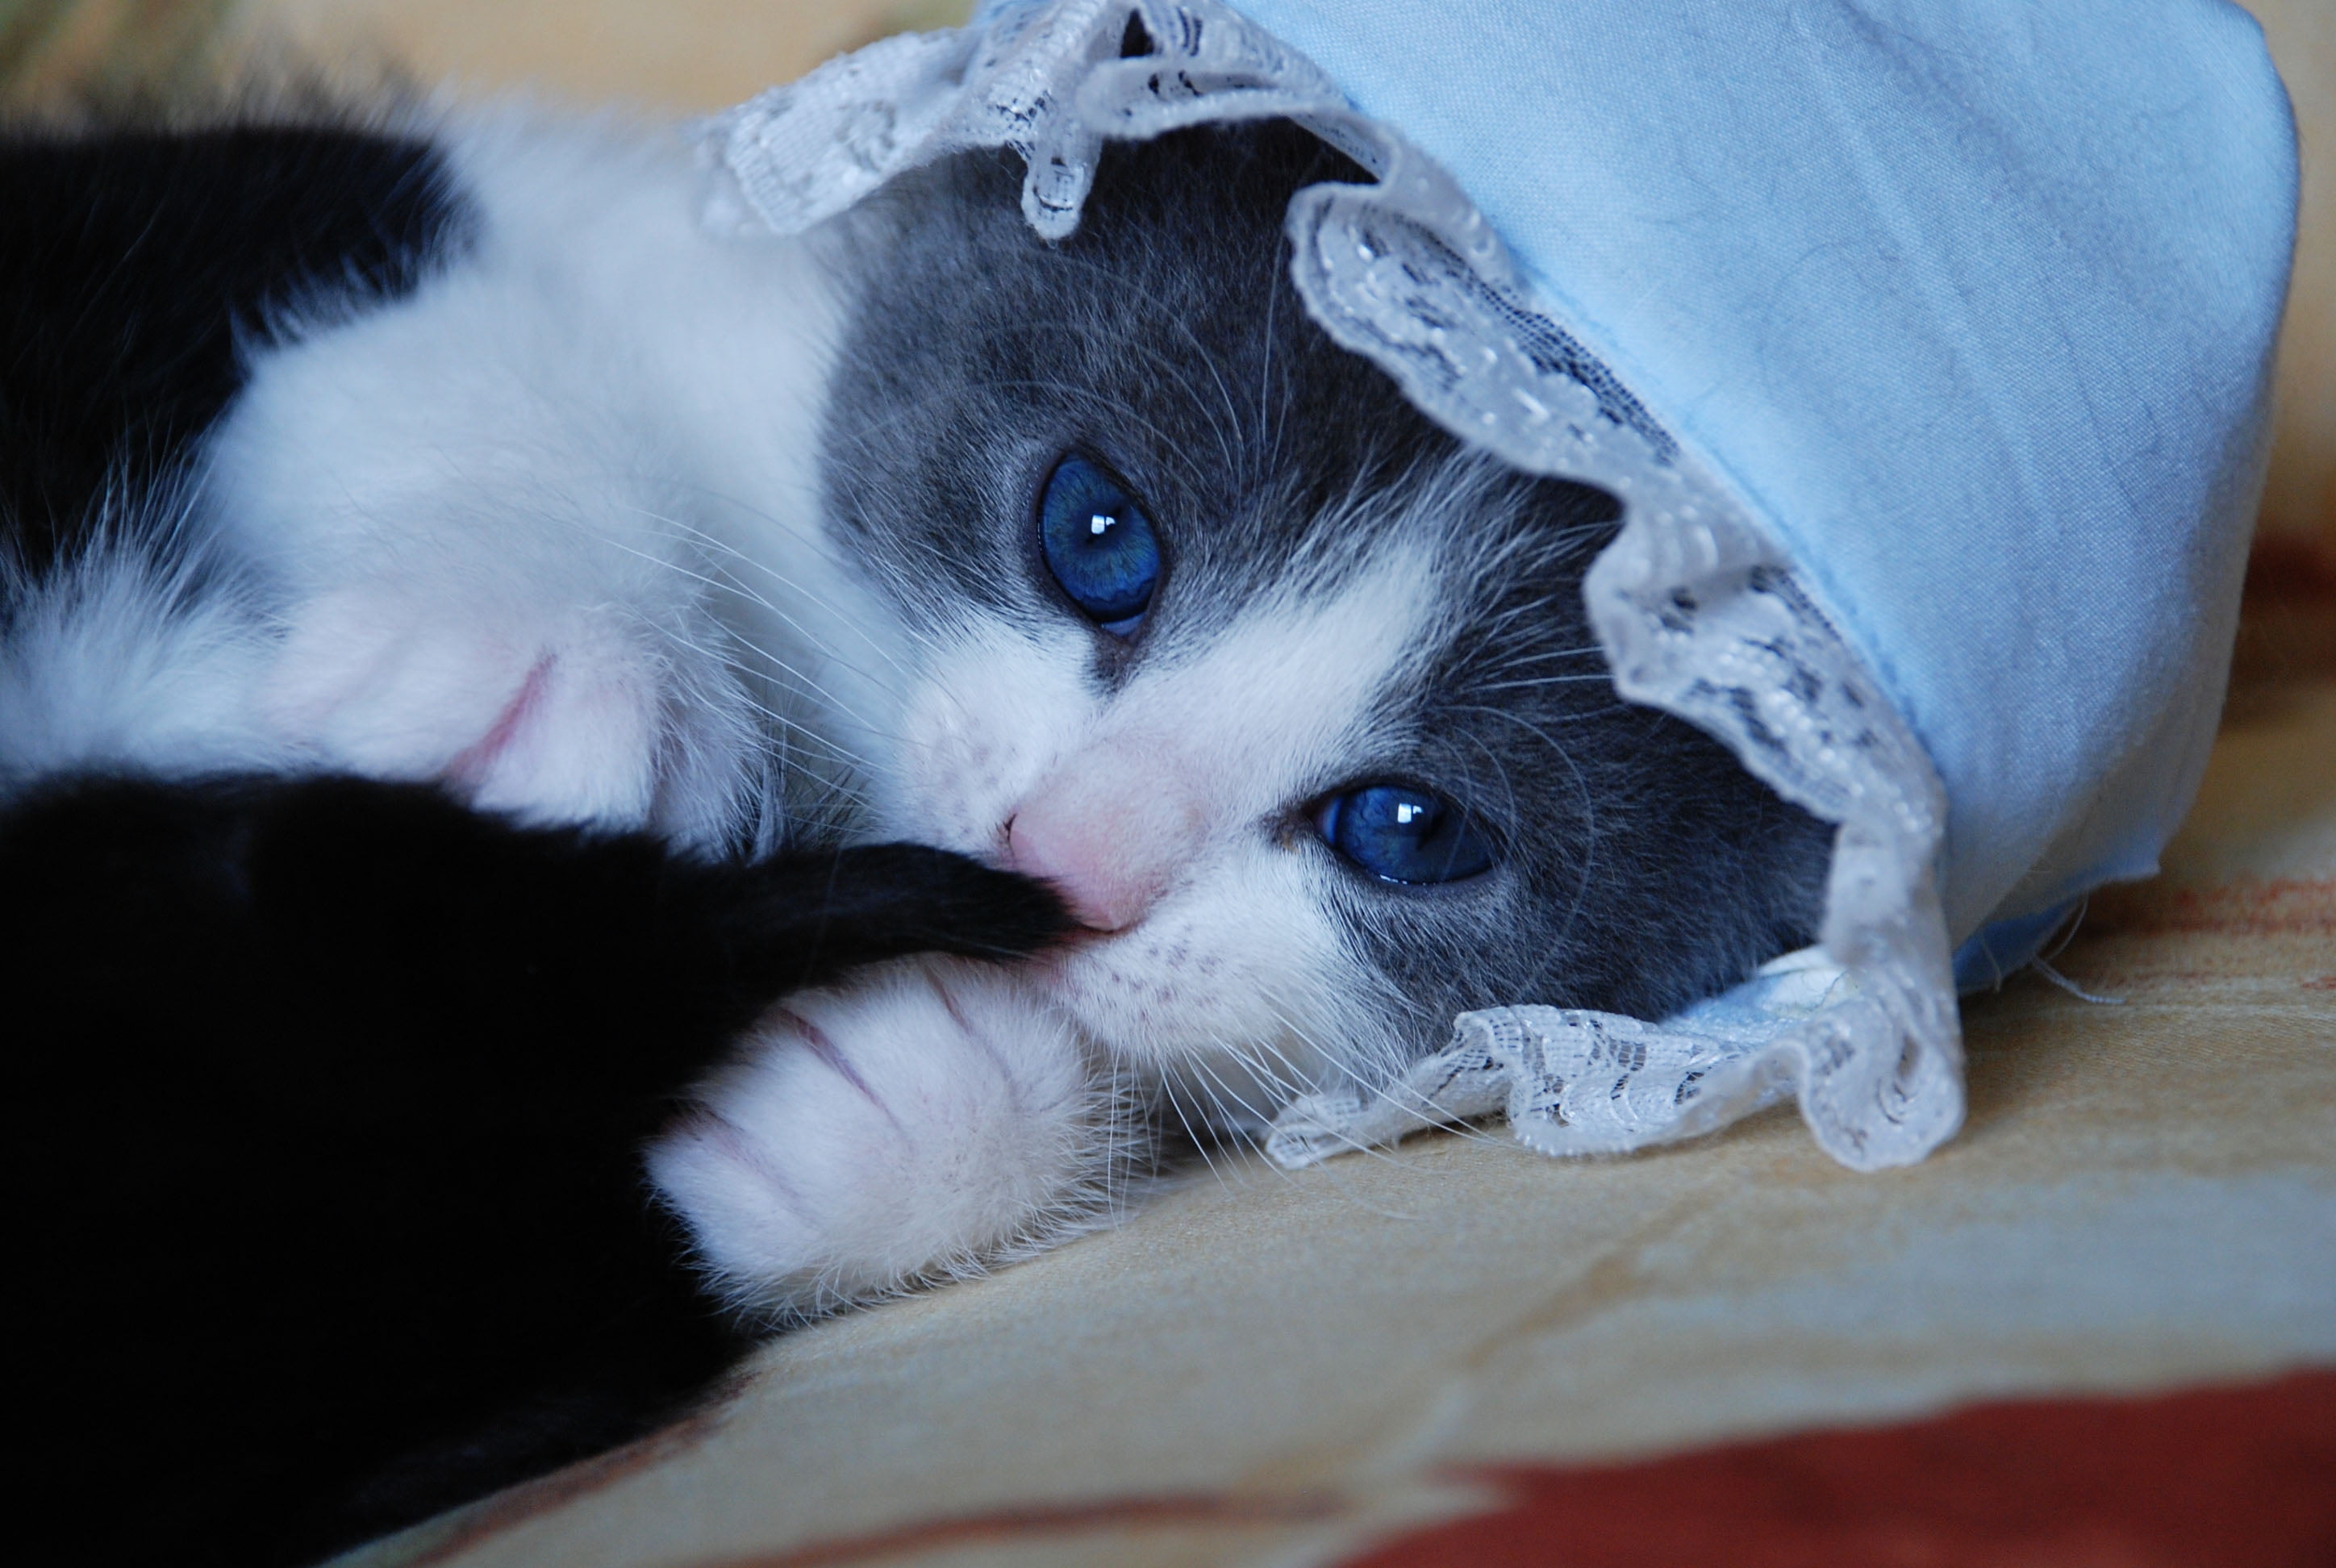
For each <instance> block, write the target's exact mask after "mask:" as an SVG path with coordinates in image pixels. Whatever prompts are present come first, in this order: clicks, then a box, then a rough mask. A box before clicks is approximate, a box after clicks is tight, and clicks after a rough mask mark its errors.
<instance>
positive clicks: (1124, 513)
mask: <svg viewBox="0 0 2336 1568" xmlns="http://www.w3.org/2000/svg"><path fill="white" fill-rule="evenodd" d="M1038 548H1039V550H1040V552H1041V553H1042V554H1044V555H1045V556H1046V570H1048V571H1051V572H1053V573H1054V574H1055V580H1056V582H1058V583H1061V584H1062V585H1063V591H1064V592H1065V593H1066V594H1069V595H1070V596H1071V602H1072V603H1073V604H1076V605H1077V606H1078V607H1079V608H1080V609H1083V610H1085V611H1086V613H1087V614H1088V615H1089V616H1090V617H1091V618H1093V619H1094V620H1095V624H1096V625H1098V626H1100V627H1102V628H1104V630H1105V631H1107V632H1109V633H1111V634H1112V635H1113V636H1114V637H1125V636H1127V635H1128V634H1129V633H1130V632H1132V631H1134V629H1135V628H1136V627H1137V625H1138V624H1140V623H1141V622H1142V621H1143V619H1144V607H1145V606H1147V605H1149V604H1150V603H1151V602H1152V590H1153V589H1154V588H1155V587H1157V586H1158V585H1159V582H1160V541H1159V539H1158V538H1157V537H1156V536H1154V535H1153V531H1152V520H1151V519H1150V518H1148V517H1146V516H1144V509H1143V508H1142V507H1140V506H1138V505H1136V504H1135V502H1134V500H1133V499H1131V498H1130V497H1129V495H1128V493H1127V492H1126V491H1124V490H1123V489H1122V488H1120V484H1119V482H1118V481H1117V480H1115V479H1114V478H1112V477H1111V475H1109V474H1107V473H1105V472H1104V471H1103V470H1102V469H1100V468H1097V467H1096V466H1095V464H1094V463H1089V462H1088V461H1087V460H1086V459H1085V458H1084V457H1066V458H1065V459H1063V461H1062V462H1060V463H1056V465H1055V472H1054V473H1053V475H1052V476H1051V477H1050V478H1048V479H1047V481H1046V495H1045V497H1044V498H1042V499H1041V500H1040V501H1039V502H1038Z"/></svg>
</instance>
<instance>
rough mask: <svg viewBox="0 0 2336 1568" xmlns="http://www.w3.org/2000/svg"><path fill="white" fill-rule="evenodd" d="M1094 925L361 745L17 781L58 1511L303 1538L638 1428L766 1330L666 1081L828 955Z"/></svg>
mask: <svg viewBox="0 0 2336 1568" xmlns="http://www.w3.org/2000/svg"><path fill="white" fill-rule="evenodd" d="M1063 930H1066V919H1065V917H1064V914H1063V912H1062V911H1061V909H1060V907H1059V906H1058V905H1057V903H1056V901H1055V900H1054V899H1053V897H1052V895H1051V894H1050V893H1048V892H1047V891H1046V889H1044V888H1043V887H1040V886H1038V885H1037V884H1035V883H1032V882H1029V881H1025V880H1023V879H1021V878H1017V877H1014V876H1011V875H1008V874H1007V873H1004V872H993V871H988V870H986V869H984V868H982V867H980V866H978V865H976V864H974V863H973V862H969V861H966V860H963V859H961V858H959V857H957V856H954V855H949V854H946V853H943V852H939V851H936V850H930V849H923V848H920V847H916V846H911V845H883V846H878V847H874V848H866V849H852V850H842V851H835V852H820V853H809V854H794V855H786V856H782V857H779V858H777V859H774V860H770V861H765V862H759V863H755V864H715V863H709V862H704V861H700V860H696V859H692V858H690V857H688V856H686V855H682V854H677V853H676V852H673V851H671V850H669V849H668V848H667V847H666V846H664V845H663V844H661V843H660V842H657V841H656V840H654V839H651V838H649V837H647V836H646V835H638V834H609V833H593V832H589V831H585V830H580V829H571V828H527V827H520V826H515V825H512V824H511V823H506V822H503V821H500V820H497V819H494V818H492V817H487V816H482V815H480V814H478V813H472V812H471V811H469V810H467V809H465V808H464V807H462V806H461V805H460V804H458V803H455V802H453V801H452V800H450V799H448V798H446V797H445V796H443V794H439V793H437V792H436V791H434V790H432V789H430V788H426V787H423V786H418V785H400V784H378V783H371V782H365V781H360V780H353V779H346V778H315V779H307V780H286V779H278V778H237V779H229V780H215V781H211V782H208V783H202V784H156V783H147V782H135V781H122V780H87V781H81V782H74V783H68V784H56V785H53V786H51V787H48V788H46V789H44V790H43V791H41V792H39V793H38V794H34V795H32V796H29V797H24V798H22V799H19V800H18V801H16V802H15V803H14V804H13V805H12V806H11V807H10V808H9V809H8V810H7V811H6V813H5V815H0V994H5V998H6V1003H5V1005H6V1008H7V1018H8V1020H9V1021H8V1023H7V1025H6V1027H5V1037H6V1039H7V1042H8V1048H7V1058H6V1062H7V1068H8V1071H9V1074H10V1076H11V1077H12V1079H13V1080H14V1083H15V1091H14V1094H15V1102H14V1105H13V1106H12V1109H13V1111H14V1115H12V1117H11V1122H12V1124H13V1125H12V1130H11V1134H10V1136H9V1138H8V1139H7V1140H6V1143H7V1148H8V1156H7V1157H8V1159H9V1161H10V1162H11V1164H12V1165H13V1167H14V1168H13V1170H12V1173H11V1187H12V1190H13V1191H14V1192H15V1193H16V1194H17V1202H18V1204H19V1210H18V1212H19V1213H20V1214H21V1215H23V1216H24V1218H23V1219H22V1220H21V1221H20V1226H21V1228H20V1230H19V1232H18V1235H19V1238H20V1239H19V1243H18V1249H17V1258H18V1262H17V1268H18V1271H19V1275H18V1277H19V1281H20V1283H19V1287H18V1291H19V1297H18V1299H19V1300H20V1301H22V1302H24V1303H25V1304H26V1306H27V1315H26V1317H25V1319H24V1320H21V1321H20V1328H19V1330H18V1333H17V1335H16V1338H15V1343H16V1345H17V1347H18V1349H17V1350H16V1352H15V1354H16V1356H17V1358H18V1368H19V1378H18V1386H19V1387H18V1394H17V1403H16V1405H15V1411H16V1426H17V1429H18V1430H19V1431H22V1432H26V1433H31V1434H36V1435H37V1441H36V1442H35V1443H34V1456H33V1457H32V1459H31V1460H30V1461H29V1463H30V1465H31V1467H32V1473H31V1474H30V1475H27V1476H26V1477H25V1485H24V1490H23V1491H22V1492H21V1493H20V1495H22V1496H24V1497H25V1498H27V1499H28V1500H30V1501H29V1503H28V1506H31V1507H33V1508H34V1509H35V1510H36V1512H37V1514H38V1518H37V1520H36V1521H35V1531H34V1534H41V1533H43V1532H44V1531H45V1532H47V1533H49V1534H51V1535H52V1536H53V1538H54V1540H55V1542H56V1547H55V1550H56V1552H57V1553H58V1554H59V1557H60V1560H71V1561H74V1562H81V1563H104V1562H115V1561H119V1562H133V1561H134V1562H139V1563H148V1562H171V1563H205V1562H218V1563H238V1564H259V1563H297V1562H300V1561H305V1560H308V1559H313V1558H316V1557H318V1556H321V1555H323V1554H325V1553H327V1552H329V1551H332V1550H334V1549H336V1548H337V1547H340V1546H344V1545H346V1544H351V1543H353V1542H354V1541H355V1540H358V1539H361V1538H363V1537H364V1536H365V1535H368V1534H374V1533H376V1532H378V1531H380V1530H383V1529H386V1528H390V1527H394V1526H395V1525H398V1524H404V1523H407V1522H410V1521H412V1520H414V1519H418V1518H422V1517H424V1516H426V1515H428V1514H432V1513H434V1512H436V1511H438V1510H439V1509H441V1508H443V1507H444V1506H447V1505H451V1504H453V1503H456V1502H460V1501H462V1500H464V1499H466V1498H469V1497H472V1496H476V1495H482V1494H483V1493H485V1492H487V1491H490V1490H492V1489H494V1488H495V1487H497V1486H500V1485H504V1484H507V1483H509V1482H511V1481H514V1480H518V1479H521V1478H523V1477H525V1476H528V1475H536V1474H540V1473H542V1472H544V1471H546V1470H549V1469H550V1468H553V1467H555V1466H559V1465H560V1464H562V1463H565V1462H567V1461H569V1460H571V1459H574V1458H577V1457H580V1456H584V1455H587V1454H589V1453H592V1452H594V1451H597V1450H599V1449H600V1448H603V1447H606V1446H609V1445H611V1444H613V1443H617V1442H620V1441H623V1440H625V1439H627V1438H628V1437H633V1436H635V1435H638V1433H640V1432H642V1431H644V1430H646V1429H647V1428H648V1427H650V1426H652V1425H654V1424H655V1423H657V1421H658V1420H660V1419H662V1418H664V1417H667V1416H669V1415H670V1414H672V1413H673V1412H675V1411H676V1409H677V1408H678V1407H680V1406H681V1405H682V1404H683V1403H685V1402H686V1400H687V1399H688V1398H690V1397H691V1396H692V1395H693V1394H694V1393H695V1392H696V1391H697V1390H699V1389H700V1388H703V1387H704V1386H705V1385H706V1383H707V1382H708V1380H709V1379H711V1378H714V1377H715V1375H717V1374H718V1373H719V1372H720V1371H721V1370H722V1369H723V1368H725V1367H726V1366H727V1365H728V1363H729V1361H730V1360H731V1359H733V1358H734V1357H735V1353H736V1351H737V1349H738V1345H737V1341H736V1340H735V1338H734V1336H733V1334H732V1333H731V1331H730V1330H729V1329H728V1328H727V1327H726V1326H725V1324H724V1323H723V1322H722V1321H720V1320H718V1318H717V1317H716V1316H715V1313H714V1312H713V1311H712V1310H710V1309H709V1307H708V1306H707V1305H706V1302H705V1301H704V1300H701V1299H700V1298H699V1296H698V1295H697V1294H696V1290H694V1288H693V1283H692V1281H691V1279H690V1278H689V1276H688V1274H687V1271H686V1269H684V1268H683V1267H682V1266H681V1265H680V1264H679V1263H678V1261H677V1259H678V1256H679V1241H678V1238H677V1237H676V1234H675V1233H674V1232H673V1228H672V1226H671V1224H670V1223H669V1222H667V1220H666V1219H664V1218H663V1217H662V1216H660V1215H659V1214H658V1213H656V1212H655V1210H654V1209H653V1207H652V1205H651V1204H650V1203H649V1202H648V1198H647V1192H646V1190H645V1187H644V1183H643V1178H642V1175H641V1172H640V1166H639V1151H640V1147H641V1145H642V1144H643V1142H644V1141H645V1140H646V1139H647V1138H648V1137H649V1136H650V1135H652V1134H653V1133H654V1131H655V1130H656V1128H657V1125H659V1123H660V1121H661V1120H662V1118H663V1116H664V1115H665V1114H666V1112H667V1108H668V1106H669V1105H670V1103H671V1099H672V1096H674V1095H675V1094H676V1092H677V1091H679V1090H681V1089H682V1088H683V1087H685V1086H686V1085H687V1084H688V1083H689V1082H690V1081H691V1080H692V1079H693V1078H694V1077H696V1076H697V1075H699V1074H700V1073H701V1072H703V1071H704V1070H706V1068H707V1067H708V1066H710V1065H712V1064H713V1063H715V1062H716V1061H717V1060H718V1059H719V1058H720V1057H722V1055H723V1054H724V1052H725V1050H726V1049H727V1048H728V1046H729V1042H730V1041H731V1040H732V1039H733V1038H734V1037H735V1034H736V1032H737V1031H738V1029H739V1028H740V1027H742V1026H743V1025H745V1023H746V1022H748V1021H749V1020H750V1019H751V1018H754V1015H755V1014H756V1013H757V1012H758V1011H760V1010H761V1009H763V1008H765V1007H767V1006H768V1005H769V1004H770V1002H771V1001H773V1000H774V998H777V997H778V996H779V995H781V994H782V993H784V992H785V991H787V990H789V989H793V988H795V987H799V986H804V985H811V984H817V983H821V982H824V981H829V980H832V979H837V978H838V977H840V976H842V975H843V974H844V973H846V972H847V971H848V970H850V969H852V967H853V966H855V965H860V964H865V963H870V962H873V961H875V960H878V959H887V958H891V957H895V956H898V955H901V954H906V953H910V952H917V951H923V950H941V951H948V952H955V953H964V954H970V955H974V956H979V957H998V958H1004V957H1010V956H1013V955H1016V954H1019V953H1024V952H1027V951H1029V950H1032V949H1034V948H1036V947H1038V946H1040V945H1042V944H1044V943H1045V942H1046V941H1047V940H1050V939H1052V938H1053V937H1055V936H1056V934H1058V933H1060V932H1061V931H1063Z"/></svg>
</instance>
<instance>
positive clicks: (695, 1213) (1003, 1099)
mask: <svg viewBox="0 0 2336 1568" xmlns="http://www.w3.org/2000/svg"><path fill="white" fill-rule="evenodd" d="M748 1045H749V1054H748V1055H747V1056H746V1057H745V1058H744V1059H743V1060H742V1061H741V1062H740V1064H739V1065H738V1066H736V1067H735V1068H734V1069H732V1070H731V1071H730V1072H729V1073H728V1074H726V1075H725V1076H722V1077H720V1078H717V1079H716V1080H715V1082H713V1083H711V1084H709V1085H707V1086H706V1089H705V1091H704V1101H705V1103H704V1105H703V1108H702V1109H700V1110H699V1111H698V1112H697V1113H696V1115H693V1116H691V1117H689V1118H688V1119H687V1120H686V1121H685V1122H684V1123H683V1124H682V1125H680V1126H679V1127H677V1128H676V1129H675V1130H674V1131H673V1132H671V1133H669V1134H667V1135H666V1137H665V1138H664V1139H662V1140H661V1141H660V1142H659V1143H658V1144H657V1145H656V1146H655V1147H654V1148H653V1149H652V1150H651V1152H650V1155H649V1170H650V1174H651V1175H652V1177H653V1178H654V1179H655V1180H656V1182H657V1186H658V1189H659V1190H660V1191H661V1192H663V1193H665V1194H666V1196H667V1199H668V1200H670V1201H671V1202H672V1203H674V1204H675V1205H676V1208H677V1209H678V1210H679V1211H680V1212H681V1213H682V1214H683V1216H684V1217H685V1218H686V1221H687V1222H688V1224H689V1227H690V1230H691V1232H692V1233H693V1235H694V1236H695V1238H696V1242H697V1246H698V1250H699V1251H700V1254H701V1255H702V1256H703V1257H704V1258H705V1260H706V1261H707V1263H708V1264H709V1265H710V1266H711V1268H712V1270H713V1271H714V1274H715V1279H716V1281H718V1283H719V1284H720V1285H721V1286H722V1287H723V1288H724V1289H725V1290H726V1292H727V1293H728V1294H729V1295H730V1297H731V1298H732V1300H734V1301H735V1302H736V1303H738V1304H740V1305H742V1306H747V1307H750V1308H754V1309H757V1310H762V1311H764V1312H769V1313H774V1314H778V1315H792V1314H807V1313H812V1312H817V1311H820V1310H825V1309H827V1308H829V1307H832V1306H833V1305H835V1304H838V1303H841V1302H844V1301H851V1300H864V1299H866V1298H868V1297H870V1296H873V1295H880V1294H884V1293H887V1292H890V1291H893V1290H899V1289H900V1288H902V1287H903V1286H905V1285H908V1284H910V1283H913V1282H916V1281H922V1280H930V1279H933V1278H936V1277H941V1276H947V1275H953V1274H962V1273H967V1272H970V1271H974V1270H977V1269H978V1268H979V1267H980V1266H981V1265H982V1263H983V1262H984V1261H988V1260H993V1259H996V1258H998V1257H999V1256H1001V1255H1004V1254H1007V1253H1009V1252H1012V1251H1016V1250H1017V1249H1018V1248H1021V1247H1026V1246H1031V1245H1038V1244H1043V1243H1044V1242H1047V1241H1050V1240H1053V1239H1055V1238H1056V1237H1057V1236H1059V1235H1060V1234H1062V1233H1063V1232H1064V1231H1065V1230H1066V1229H1068V1228H1071V1227H1074V1226H1076V1225H1078V1224H1080V1223H1082V1222H1086V1221H1087V1220H1089V1219H1090V1218H1092V1217H1093V1216H1095V1214H1097V1213H1100V1212H1102V1209H1103V1206H1104V1203H1105V1197H1106V1192H1105V1185H1106V1183H1107V1182H1108V1179H1109V1176H1110V1174H1111V1173H1110V1162H1111V1154H1112V1150H1113V1148H1114V1142H1115V1141H1114V1136H1113V1133H1114V1125H1115V1110H1116V1106H1115V1103H1114V1099H1113V1097H1112V1096H1110V1094H1109V1093H1108V1092H1107V1091H1106V1090H1105V1087H1104V1086H1103V1085H1104V1081H1105V1080H1104V1079H1103V1078H1102V1077H1101V1076H1099V1075H1098V1074H1097V1073H1096V1071H1095V1068H1094V1066H1093V1065H1092V1064H1091V1063H1090V1062H1089V1060H1088V1059H1087V1056H1086V1047H1085V1043H1084V1042H1083V1041H1082V1040H1081V1038H1080V1037H1079V1035H1078V1032H1077V1031H1076V1029H1075V1028H1073V1027H1071V1026H1070V1024H1069V1023H1068V1021H1067V1020H1066V1019H1065V1018H1062V1017H1061V1016H1060V1015H1059V1014H1058V1013H1057V1012H1056V1009H1054V1008H1051V1007H1049V1006H1048V1005H1047V1004H1046V1001H1045V999H1044V998H1041V997H1038V996H1037V995H1035V994H1034V993H1033V992H1032V991H1031V990H1030V989H1028V988H1027V987H1026V986H1025V985H1024V984H1023V983H1022V982H1021V981H1020V980H1019V979H1017V977H1015V976H1013V975H1011V974H1008V973H1005V972H1002V971H999V970H998V969H991V968H988V967H986V966H981V965H975V964H967V963H961V962H956V961H952V960H949V959H931V960H925V961H910V962H906V963H900V964H894V965H889V966H886V968H885V969H882V970H880V971H878V972H876V973H874V974H872V975H870V976H867V977H863V978H862V979H861V980H860V981H859V982H858V983H857V984H856V985H854V986H853V987H852V989H850V990H849V991H846V992H842V993H838V992H832V991H831V992H810V993H806V994H803V995H799V996H795V997H792V998H789V999H788V1000H787V1001H786V1002H785V1003H784V1005H783V1006H782V1007H780V1008H776V1009H774V1011H773V1013H772V1014H771V1016H770V1017H769V1018H765V1019H764V1021H763V1023H762V1024H761V1025H759V1026H758V1027H757V1028H756V1029H755V1031H754V1036H753V1037H752V1038H751V1039H750V1040H749V1042H748Z"/></svg>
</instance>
